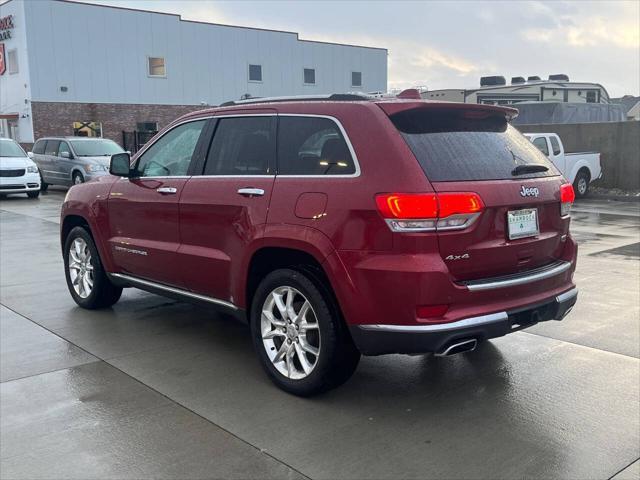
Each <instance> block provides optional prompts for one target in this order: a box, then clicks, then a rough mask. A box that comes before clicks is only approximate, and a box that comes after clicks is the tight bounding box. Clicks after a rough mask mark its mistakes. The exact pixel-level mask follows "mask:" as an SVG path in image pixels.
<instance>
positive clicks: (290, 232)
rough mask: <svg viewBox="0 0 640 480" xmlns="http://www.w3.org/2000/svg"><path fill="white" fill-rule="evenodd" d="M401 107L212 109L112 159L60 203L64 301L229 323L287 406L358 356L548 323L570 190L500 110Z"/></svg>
mask: <svg viewBox="0 0 640 480" xmlns="http://www.w3.org/2000/svg"><path fill="white" fill-rule="evenodd" d="M411 96H412V95H411V94H410V93H408V94H403V95H400V96H399V97H404V98H399V97H392V98H372V97H368V96H364V95H362V96H360V95H351V94H345V95H328V96H326V97H316V98H302V97H300V98H288V99H285V98H271V99H252V100H248V101H239V102H229V103H227V104H224V105H222V106H220V107H217V108H213V109H209V110H203V111H198V112H194V113H192V114H189V115H186V116H183V117H182V118H180V119H178V120H176V121H175V122H173V123H172V124H171V125H169V126H168V127H167V128H165V129H164V130H163V131H162V132H160V133H159V134H158V135H157V136H156V137H155V138H154V139H153V140H152V141H150V142H149V143H148V144H147V145H145V147H144V148H143V149H142V150H141V151H140V152H139V153H138V154H137V155H136V156H135V157H134V158H133V159H131V158H129V154H127V153H120V154H116V155H113V156H112V158H111V167H110V168H111V170H110V171H111V174H112V175H108V176H104V177H101V178H99V179H98V180H96V181H93V182H90V183H87V184H83V185H77V186H74V187H73V188H71V189H70V190H69V193H68V194H67V198H66V200H65V202H64V205H63V208H62V222H61V237H62V238H61V239H62V245H63V256H64V264H65V273H66V278H67V283H68V286H69V291H70V292H71V296H72V297H73V299H74V300H75V301H76V303H77V304H78V305H80V306H81V307H84V308H90V309H92V308H101V307H109V306H110V305H112V304H114V303H115V302H116V301H117V300H118V299H119V297H120V295H121V293H122V288H123V287H137V288H141V289H144V290H148V291H151V292H155V293H158V294H161V295H166V296H170V297H174V298H177V299H181V300H187V301H192V302H199V303H203V304H208V305H212V306H214V307H217V308H218V309H221V310H224V311H226V312H230V313H233V314H235V315H236V316H238V317H240V318H243V319H246V320H247V321H248V322H249V325H250V330H251V335H252V337H253V342H254V344H255V348H256V350H257V353H258V356H259V358H260V361H261V363H262V366H263V367H264V369H265V370H266V372H267V374H268V375H269V376H270V377H271V379H272V380H273V381H274V382H275V383H276V384H277V385H278V386H280V387H281V388H283V389H284V390H286V391H289V392H292V393H295V394H298V395H311V394H313V393H317V392H320V391H323V390H327V389H329V388H332V387H335V386H337V385H339V384H341V383H342V382H344V381H346V380H347V379H348V378H349V377H350V376H351V375H352V373H353V372H354V370H355V368H356V366H357V364H358V361H359V358H360V355H361V354H364V355H379V354H387V353H427V352H432V353H435V354H436V355H452V354H456V353H460V352H465V351H469V350H473V349H474V348H475V346H476V344H477V343H478V342H483V341H486V340H487V339H490V338H494V337H499V336H502V335H505V334H507V333H510V332H513V331H516V330H519V329H522V328H526V327H528V326H531V325H533V324H535V323H537V322H542V321H546V320H552V319H555V320H560V319H562V318H563V317H564V316H565V315H566V314H567V313H568V312H569V310H570V309H571V308H572V306H573V305H574V303H575V302H576V298H577V289H576V287H575V285H574V284H573V281H572V279H573V273H574V270H575V265H576V253H577V246H576V243H575V242H574V240H573V239H572V237H571V235H570V233H569V221H570V220H569V215H570V209H571V205H572V203H573V200H574V192H573V188H572V186H571V185H570V184H569V183H567V181H566V180H565V179H564V178H563V177H562V175H561V174H560V173H559V172H558V170H557V169H556V168H555V167H554V166H553V164H552V163H550V162H549V161H548V159H547V158H546V157H545V156H544V155H543V154H542V153H540V151H538V149H536V147H535V146H534V145H532V144H531V143H530V142H529V141H528V140H527V139H526V138H525V137H523V136H522V135H521V134H520V133H518V131H517V130H515V129H514V128H513V127H512V126H511V125H510V124H509V121H510V119H511V118H512V117H513V116H514V115H515V114H517V111H516V110H513V109H509V108H503V107H497V106H489V105H476V104H462V103H442V102H433V101H423V100H421V99H419V98H410V97H411ZM407 97H409V98H407Z"/></svg>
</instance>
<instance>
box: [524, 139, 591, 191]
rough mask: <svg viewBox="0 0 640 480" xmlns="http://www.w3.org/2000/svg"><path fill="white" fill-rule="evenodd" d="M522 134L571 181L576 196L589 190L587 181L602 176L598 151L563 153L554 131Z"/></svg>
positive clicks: (560, 142) (560, 141) (589, 181)
mask: <svg viewBox="0 0 640 480" xmlns="http://www.w3.org/2000/svg"><path fill="white" fill-rule="evenodd" d="M524 136H525V137H527V138H528V139H529V140H531V143H533V144H534V145H535V146H536V147H538V149H539V150H540V151H541V152H542V153H544V154H545V155H546V156H547V157H549V160H551V161H552V162H553V164H554V165H555V166H556V167H557V168H558V170H560V172H561V173H562V174H563V175H564V177H565V178H566V179H567V180H569V181H570V182H571V183H573V189H574V190H575V192H576V195H577V196H578V197H584V196H585V195H586V194H587V192H588V191H589V183H591V182H593V181H594V180H597V179H599V178H600V177H602V169H601V168H600V154H599V153H595V152H580V153H565V151H564V146H563V145H562V140H560V137H558V135H556V134H555V133H525V134H524Z"/></svg>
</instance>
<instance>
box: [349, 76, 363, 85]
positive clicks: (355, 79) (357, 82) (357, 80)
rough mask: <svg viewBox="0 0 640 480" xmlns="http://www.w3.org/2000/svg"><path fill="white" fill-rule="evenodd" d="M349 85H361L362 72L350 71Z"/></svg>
mask: <svg viewBox="0 0 640 480" xmlns="http://www.w3.org/2000/svg"><path fill="white" fill-rule="evenodd" d="M351 86H352V87H361V86H362V72H351Z"/></svg>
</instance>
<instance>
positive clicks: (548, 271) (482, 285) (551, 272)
mask: <svg viewBox="0 0 640 480" xmlns="http://www.w3.org/2000/svg"><path fill="white" fill-rule="evenodd" d="M570 268H571V262H565V261H558V262H555V263H553V264H551V265H547V266H546V267H542V268H537V269H534V270H531V271H529V272H523V273H519V274H515V275H508V276H505V277H497V278H495V279H482V280H470V281H467V282H460V285H463V286H465V287H467V288H468V289H469V290H470V291H472V292H478V291H482V290H494V289H496V288H506V287H515V286H517V285H525V284H527V283H532V282H537V281H539V280H544V279H546V278H551V277H555V276H556V275H560V274H561V273H564V272H566V271H567V270H569V269H570Z"/></svg>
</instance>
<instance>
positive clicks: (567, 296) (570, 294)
mask: <svg viewBox="0 0 640 480" xmlns="http://www.w3.org/2000/svg"><path fill="white" fill-rule="evenodd" d="M576 295H578V289H577V288H575V287H574V288H572V289H571V290H569V291H568V292H564V293H561V294H560V295H558V296H557V297H556V302H558V303H564V302H566V301H567V300H571V299H572V298H573V297H575V296H576Z"/></svg>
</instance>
